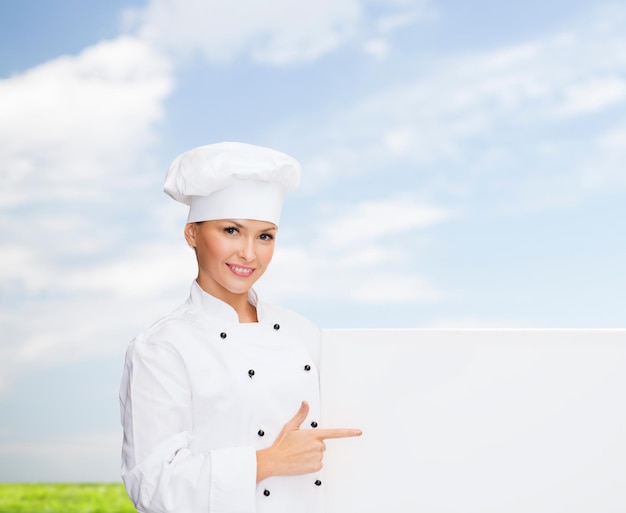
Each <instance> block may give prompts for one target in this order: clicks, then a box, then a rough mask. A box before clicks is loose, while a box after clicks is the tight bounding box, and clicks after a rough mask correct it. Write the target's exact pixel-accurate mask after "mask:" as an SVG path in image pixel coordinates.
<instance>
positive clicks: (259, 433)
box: [257, 429, 265, 436]
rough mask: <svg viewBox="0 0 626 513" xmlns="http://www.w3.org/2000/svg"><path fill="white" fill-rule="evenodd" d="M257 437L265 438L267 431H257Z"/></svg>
mask: <svg viewBox="0 0 626 513" xmlns="http://www.w3.org/2000/svg"><path fill="white" fill-rule="evenodd" d="M257 435H259V436H265V431H263V430H262V429H259V431H257Z"/></svg>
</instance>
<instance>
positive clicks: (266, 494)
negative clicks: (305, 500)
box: [263, 479, 322, 497]
mask: <svg viewBox="0 0 626 513" xmlns="http://www.w3.org/2000/svg"><path fill="white" fill-rule="evenodd" d="M313 484H314V485H315V486H322V482H321V481H320V480H319V479H316V480H315V482H314V483H313ZM263 495H265V496H266V497H269V496H270V495H271V492H270V491H269V490H268V489H267V488H266V489H265V490H263Z"/></svg>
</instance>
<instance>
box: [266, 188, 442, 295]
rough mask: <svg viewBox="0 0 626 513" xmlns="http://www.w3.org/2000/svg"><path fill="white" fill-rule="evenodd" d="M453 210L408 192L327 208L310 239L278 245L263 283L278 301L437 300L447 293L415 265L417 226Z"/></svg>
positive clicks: (428, 224) (438, 219)
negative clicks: (409, 195)
mask: <svg viewBox="0 0 626 513" xmlns="http://www.w3.org/2000/svg"><path fill="white" fill-rule="evenodd" d="M450 215H451V213H450V212H448V211H447V210H445V209H443V208H441V207H436V206H433V205H423V204H420V203H417V202H415V201H412V200H410V199H408V198H390V199H386V200H377V201H368V202H363V203H360V204H357V205H353V206H349V207H340V208H337V210H335V209H329V210H327V211H326V213H325V214H324V220H323V221H320V222H318V225H317V228H316V229H314V230H313V233H317V236H314V237H312V238H311V240H307V242H306V244H305V245H304V244H303V245H301V246H298V247H295V246H286V247H285V246H282V245H278V247H277V250H276V255H275V257H274V262H273V263H272V265H271V266H270V268H269V270H268V271H267V277H266V278H264V281H263V282H262V283H261V286H262V287H263V288H264V283H265V282H268V283H270V284H271V285H270V287H269V290H267V291H265V290H264V291H263V292H264V295H265V296H266V297H267V298H269V299H270V300H271V301H275V302H278V303H281V302H283V301H284V300H286V299H289V298H292V297H294V295H295V296H297V297H306V298H311V299H312V298H315V299H324V298H333V299H335V300H343V301H354V302H356V303H372V304H383V303H400V302H407V301H415V302H433V301H439V300H441V299H443V298H444V293H443V292H442V291H440V290H438V289H437V288H436V286H434V285H433V284H431V283H430V282H429V280H427V279H426V278H424V277H423V276H421V275H420V273H419V270H416V264H415V260H416V255H415V254H414V252H415V251H416V247H415V246H419V240H420V234H419V230H423V229H426V228H429V227H431V226H434V225H436V224H438V223H441V222H443V221H444V220H446V219H447V218H448V217H449V216H450Z"/></svg>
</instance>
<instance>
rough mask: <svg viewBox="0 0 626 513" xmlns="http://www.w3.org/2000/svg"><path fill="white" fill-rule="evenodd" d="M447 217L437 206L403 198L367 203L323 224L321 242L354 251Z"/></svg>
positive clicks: (425, 226)
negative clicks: (355, 248)
mask: <svg viewBox="0 0 626 513" xmlns="http://www.w3.org/2000/svg"><path fill="white" fill-rule="evenodd" d="M448 217H449V213H448V212H447V211H446V210H444V209H442V208H440V207H436V206H432V205H422V204H419V203H416V202H414V201H411V200H409V199H405V198H397V199H391V200H384V201H366V202H362V203H358V204H356V205H350V206H349V207H348V208H347V212H346V213H344V214H343V215H337V216H336V217H331V218H330V219H329V220H328V221H326V223H325V224H324V226H323V227H322V228H321V239H322V241H323V243H324V244H327V245H329V246H330V247H352V248H354V247H359V246H362V245H363V244H369V243H371V242H372V241H374V240H376V239H378V238H380V237H384V236H390V235H398V236H400V237H402V236H406V234H407V233H408V232H409V231H411V230H414V229H416V228H427V227H430V226H433V225H435V224H438V223H440V222H441V221H443V220H445V219H446V218H448Z"/></svg>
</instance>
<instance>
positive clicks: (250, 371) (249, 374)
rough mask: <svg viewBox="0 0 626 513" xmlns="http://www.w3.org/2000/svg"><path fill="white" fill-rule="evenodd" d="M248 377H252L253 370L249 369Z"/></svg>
mask: <svg viewBox="0 0 626 513" xmlns="http://www.w3.org/2000/svg"><path fill="white" fill-rule="evenodd" d="M248 376H250V377H252V376H254V369H250V370H249V371H248Z"/></svg>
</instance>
